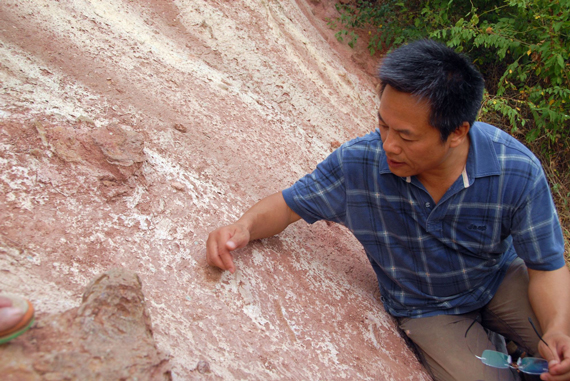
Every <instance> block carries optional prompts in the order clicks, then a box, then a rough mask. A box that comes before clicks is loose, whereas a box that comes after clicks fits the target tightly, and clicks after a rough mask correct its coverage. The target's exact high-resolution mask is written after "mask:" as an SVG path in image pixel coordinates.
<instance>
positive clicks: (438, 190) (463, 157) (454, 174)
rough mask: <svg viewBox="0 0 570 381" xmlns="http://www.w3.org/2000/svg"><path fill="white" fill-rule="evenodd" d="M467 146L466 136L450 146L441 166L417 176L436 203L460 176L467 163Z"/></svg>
mask: <svg viewBox="0 0 570 381" xmlns="http://www.w3.org/2000/svg"><path fill="white" fill-rule="evenodd" d="M469 146H470V140H469V138H467V139H465V141H464V142H463V143H462V144H461V145H459V146H457V147H455V148H450V152H449V156H448V157H447V158H446V159H445V161H444V162H443V163H442V165H441V166H439V167H438V168H436V169H433V170H431V171H429V172H425V173H422V174H419V175H418V176H417V178H418V180H419V181H420V182H421V183H422V184H423V186H424V187H425V188H426V190H427V191H428V192H429V194H430V196H431V198H432V199H433V201H434V202H435V203H436V204H437V203H438V202H439V200H441V198H442V197H443V195H444V194H445V193H446V192H447V190H448V189H449V188H450V187H451V186H452V185H453V183H455V181H456V180H457V179H458V178H459V176H461V173H462V172H463V169H464V168H465V164H466V163H467V156H468V155H469Z"/></svg>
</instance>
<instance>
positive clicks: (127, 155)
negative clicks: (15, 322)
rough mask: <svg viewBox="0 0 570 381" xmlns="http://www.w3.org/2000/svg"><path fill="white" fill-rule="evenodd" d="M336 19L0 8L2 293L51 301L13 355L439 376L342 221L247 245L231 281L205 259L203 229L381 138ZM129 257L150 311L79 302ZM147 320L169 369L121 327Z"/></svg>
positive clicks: (205, 10)
mask: <svg viewBox="0 0 570 381" xmlns="http://www.w3.org/2000/svg"><path fill="white" fill-rule="evenodd" d="M334 12H335V9H334V3H333V0H311V1H310V2H306V1H304V0H233V1H226V0H207V1H206V0H168V1H148V0H65V1H52V0H34V1H20V0H2V1H0V84H1V91H0V291H6V292H10V293H15V294H20V295H23V296H25V297H27V298H29V299H30V300H31V301H32V303H33V304H34V306H35V309H36V311H37V312H38V319H37V325H36V327H34V328H32V329H31V330H30V331H29V332H27V333H26V334H24V335H23V336H21V337H20V338H18V340H17V341H16V342H14V343H12V344H8V345H4V346H2V347H0V359H2V360H1V361H0V363H2V366H8V365H9V364H12V362H11V361H12V360H10V363H8V362H5V360H4V359H6V358H8V356H10V358H11V359H13V360H14V361H20V362H21V363H22V364H28V365H26V366H24V367H23V368H22V369H23V370H22V372H24V371H25V372H32V373H25V374H26V375H27V374H30V375H32V376H33V375H35V374H40V375H41V377H43V378H45V379H49V378H50V377H51V378H52V379H53V378H58V377H60V376H61V377H63V375H64V374H66V375H69V377H70V378H73V377H75V376H76V375H78V374H81V377H78V378H80V379H84V378H85V377H84V376H83V375H84V374H85V375H89V374H94V375H96V374H101V375H103V373H97V372H103V371H107V370H105V369H111V368H106V366H110V365H112V366H113V368H112V369H117V370H116V376H117V377H116V378H120V377H123V376H122V375H126V376H125V377H127V378H129V377H130V376H129V375H130V373H129V372H130V371H131V370H134V369H137V372H139V371H140V372H141V373H146V376H147V377H154V376H155V375H156V377H159V378H160V377H162V376H165V377H166V375H167V368H168V367H170V369H171V374H172V377H173V379H178V380H192V379H211V380H244V379H247V380H277V379H284V380H320V379H327V380H337V379H358V380H403V379H414V380H422V379H424V380H427V379H429V377H428V376H427V374H426V373H425V371H424V370H423V368H422V367H421V366H420V365H419V364H418V362H417V360H416V358H415V356H414V354H413V353H412V352H411V351H410V350H409V348H408V347H407V346H406V343H405V342H404V340H403V339H402V337H401V335H400V333H399V332H398V330H397V328H396V324H395V322H394V321H393V319H392V318H391V317H390V316H388V315H387V314H386V313H385V312H384V309H383V307H382V303H381V300H380V295H379V294H378V286H377V282H376V279H375V276H374V273H373V271H372V269H371V268H370V264H369V263H368V260H367V259H366V256H365V254H364V252H363V250H362V248H361V246H360V245H359V243H358V242H357V241H356V240H355V239H354V238H353V237H352V235H351V234H349V232H347V231H346V229H344V228H342V227H340V226H337V225H334V224H327V223H324V222H319V223H316V224H314V225H311V226H309V225H307V224H306V223H304V222H298V223H296V224H294V225H293V226H291V227H289V228H288V229H287V230H286V231H284V232H283V233H281V234H279V235H278V236H276V237H273V238H269V239H265V240H261V241H257V242H253V243H252V244H250V245H248V246H247V247H246V248H243V249H241V250H238V251H236V252H235V259H236V265H237V271H236V273H234V274H229V273H222V272H220V271H218V270H216V269H213V268H210V267H209V266H208V265H207V264H206V261H205V241H206V238H207V235H208V233H209V232H210V231H211V230H213V229H215V228H216V227H218V226H220V225H222V224H227V223H229V222H233V221H235V220H236V219H237V218H238V217H239V216H240V215H241V214H242V213H243V212H244V211H245V210H246V209H247V208H249V207H250V206H251V205H253V204H254V203H255V202H256V201H258V200H259V199H260V198H262V197H264V196H267V195H269V194H272V193H274V192H277V191H280V190H282V189H284V188H286V187H288V186H290V185H291V184H292V183H293V182H294V181H295V180H297V179H298V178H300V177H301V176H303V175H305V174H306V173H308V172H311V171H312V170H313V169H314V168H315V165H316V164H317V163H318V162H320V161H321V160H323V159H324V158H325V157H326V156H327V155H329V154H330V153H331V152H332V151H333V150H334V149H335V148H337V147H338V146H339V145H340V144H341V143H343V142H344V141H347V140H349V139H352V138H354V137H356V136H361V135H364V134H366V133H368V132H369V131H371V130H373V129H374V128H375V126H376V108H377V106H378V105H377V96H376V93H375V86H376V80H375V79H374V78H373V77H372V76H371V75H370V72H371V71H373V70H372V69H371V68H373V67H374V66H375V64H376V62H371V61H367V59H366V57H367V55H366V54H363V53H362V50H359V51H356V52H355V51H350V48H348V47H346V46H343V45H340V44H339V43H338V41H337V40H336V39H335V37H334V31H331V30H330V29H329V28H328V26H327V24H326V21H324V20H323V19H324V18H325V17H330V16H333V15H334ZM364 48H365V46H364V45H359V49H364ZM117 267H120V268H124V269H127V270H128V271H130V272H133V273H136V274H138V276H139V277H140V279H141V280H142V284H143V291H144V295H145V300H146V303H145V304H146V308H147V310H148V315H146V314H145V312H144V309H133V308H134V307H135V306H134V305H133V304H135V305H136V303H134V301H135V300H137V298H138V296H136V295H135V294H136V293H135V292H134V291H132V290H131V289H130V288H129V289H124V290H123V289H121V288H120V287H117V288H116V292H119V294H120V293H122V292H124V293H125V295H126V300H124V301H123V300H122V299H121V298H118V296H116V297H114V298H111V299H109V300H106V298H105V297H103V296H102V295H103V293H106V291H103V290H100V289H99V287H103V283H99V284H94V285H92V286H91V290H92V292H91V293H89V294H88V295H91V296H88V297H87V299H86V302H88V303H89V304H88V305H87V306H85V305H84V304H82V303H83V302H82V298H81V296H82V294H83V292H84V290H85V287H86V286H87V284H88V283H89V282H90V281H91V280H92V279H93V278H95V277H97V276H98V275H99V274H102V273H106V272H107V271H108V270H109V269H111V268H117ZM129 282H131V281H129ZM131 283H132V284H136V283H137V282H136V281H134V280H132V282H131ZM131 283H129V284H131ZM129 287H130V286H129ZM133 287H134V286H133ZM97 290H100V291H97ZM119 294H116V295H119ZM105 295H107V294H105ZM137 295H138V294H137ZM92 300H96V301H97V303H98V305H99V307H97V308H98V309H94V308H92V307H88V306H90V305H91V304H90V303H91V301H92ZM127 302H128V303H127ZM106 303H107V304H106ZM126 305H129V306H130V307H129V309H128V310H124V309H123V306H126ZM148 316H150V317H152V322H153V335H152V337H153V338H154V340H155V342H156V347H157V348H158V350H159V351H160V353H164V356H165V358H168V363H167V364H166V363H164V362H162V361H163V360H162V357H160V356H159V355H157V354H156V352H153V349H152V348H153V345H152V341H151V336H150V332H149V330H148V327H147V326H137V327H138V328H136V329H135V328H134V327H133V326H131V325H130V324H131V323H130V322H131V321H134V320H139V321H146V320H147V317H148ZM135 318H136V319H135ZM109 319H111V321H112V322H108V321H109ZM113 319H117V320H113ZM131 319H133V320H131ZM107 324H110V325H107ZM63 327H67V328H65V329H63ZM131 328H132V329H135V331H136V332H138V334H139V335H140V337H141V339H140V341H137V342H136V343H133V342H132V341H129V336H128V335H127V334H126V332H127V330H128V329H131ZM91 330H93V331H91ZM90 332H92V333H90ZM48 333H49V334H48ZM70 334H73V335H74V337H76V338H77V339H78V340H79V339H81V340H82V341H81V342H82V344H81V347H80V349H78V348H76V347H73V346H71V344H68V343H67V341H66V340H67V338H68V337H70V336H69V335H70ZM115 336H116V337H115ZM116 338H122V339H121V340H120V341H121V342H120V343H117V344H113V346H110V347H109V348H108V349H109V350H110V352H106V351H105V350H103V348H104V347H105V345H106V343H107V342H111V340H114V339H116ZM113 342H115V341H113ZM139 344H140V346H139ZM100 345H101V346H100ZM129 348H131V349H130V350H129ZM135 349H137V350H142V351H143V352H137V353H139V354H138V355H137V354H135V352H130V351H131V350H135ZM145 351H150V352H145ZM142 353H148V356H147V357H145V356H144V355H142ZM28 361H29V362H28ZM123 362H124V363H123ZM121 363H122V365H123V368H121V367H120V364H121ZM115 366H116V368H115ZM10 369H12V371H11V372H12V374H15V375H16V376H15V377H16V378H17V377H19V376H18V375H19V373H17V372H18V371H19V370H17V369H16V368H10ZM18 369H19V368H18ZM145 369H146V371H145ZM84 372H85V373H84ZM0 374H1V373H0ZM22 375H24V373H22ZM107 375H108V373H105V377H106V376H107ZM119 375H120V376H119ZM32 376H30V377H32ZM22 377H24V376H22ZM34 377H35V376H34ZM105 377H103V376H101V378H105ZM110 377H111V379H113V378H114V376H113V375H111V376H110ZM141 377H143V376H141ZM0 378H3V377H0ZM132 378H134V377H132ZM22 379H25V378H22ZM139 379H140V378H139Z"/></svg>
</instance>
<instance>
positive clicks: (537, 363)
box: [518, 357, 548, 374]
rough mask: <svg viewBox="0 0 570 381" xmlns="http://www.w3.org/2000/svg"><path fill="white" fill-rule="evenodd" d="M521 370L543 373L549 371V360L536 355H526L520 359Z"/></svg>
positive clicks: (529, 372) (530, 372)
mask: <svg viewBox="0 0 570 381" xmlns="http://www.w3.org/2000/svg"><path fill="white" fill-rule="evenodd" d="M518 366H519V370H520V371H521V372H524V373H528V374H542V373H545V372H548V362H547V361H546V360H543V359H538V358H536V357H525V358H523V359H519V361H518Z"/></svg>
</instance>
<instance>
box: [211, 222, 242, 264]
mask: <svg viewBox="0 0 570 381" xmlns="http://www.w3.org/2000/svg"><path fill="white" fill-rule="evenodd" d="M249 239H250V234H249V231H248V230H247V229H246V228H245V227H244V226H243V225H241V224H233V225H229V226H223V227H221V228H218V229H216V230H214V231H213V232H211V233H210V234H209V235H208V240H207V241H206V259H207V260H208V264H209V265H210V266H216V267H219V268H220V269H222V270H228V271H229V272H230V273H232V274H233V273H234V272H235V271H236V268H235V266H234V260H233V256H232V254H231V251H233V250H235V249H239V248H242V247H244V246H245V245H247V244H248V242H249Z"/></svg>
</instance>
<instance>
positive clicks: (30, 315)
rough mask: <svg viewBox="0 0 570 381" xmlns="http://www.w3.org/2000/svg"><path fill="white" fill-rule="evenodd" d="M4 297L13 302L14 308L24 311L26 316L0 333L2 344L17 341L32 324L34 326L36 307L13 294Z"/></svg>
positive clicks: (0, 342)
mask: <svg viewBox="0 0 570 381" xmlns="http://www.w3.org/2000/svg"><path fill="white" fill-rule="evenodd" d="M2 296H4V297H6V298H8V299H10V300H11V301H12V306H13V307H17V308H19V309H21V310H22V311H24V315H23V316H22V318H21V319H20V321H18V322H17V323H16V325H14V326H13V327H10V328H8V329H5V330H4V331H0V344H4V343H7V342H8V341H10V340H13V339H15V338H16V337H18V336H20V335H21V334H22V333H24V332H26V331H27V330H28V329H30V327H31V326H32V324H34V320H35V319H34V317H35V316H34V312H35V311H34V306H32V303H30V302H29V301H28V300H26V299H23V298H21V297H19V296H16V295H11V294H3V295H2Z"/></svg>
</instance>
